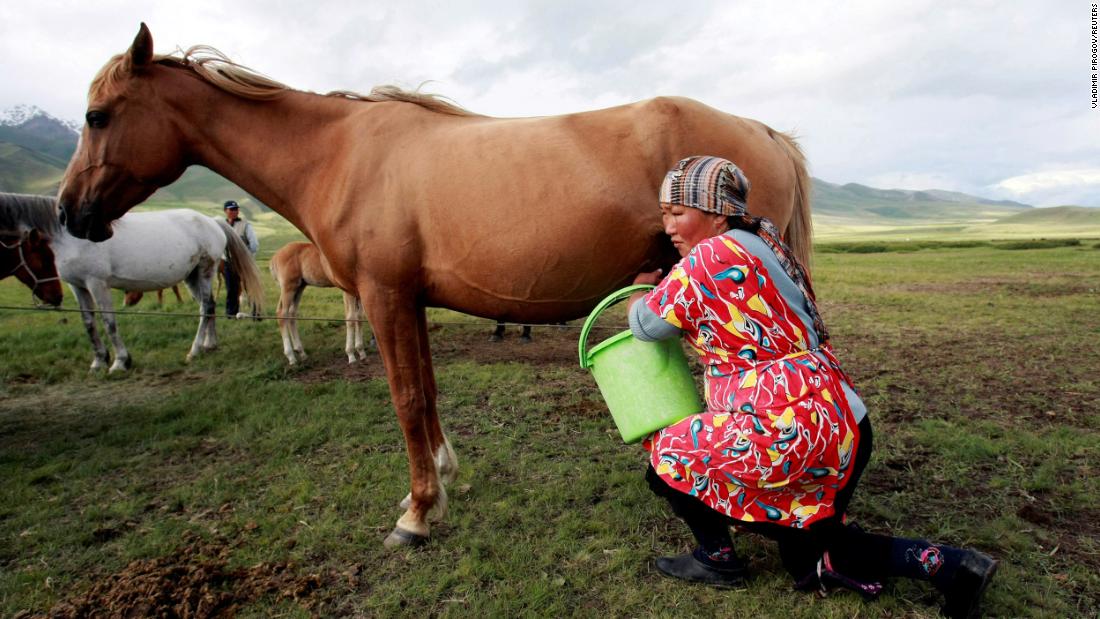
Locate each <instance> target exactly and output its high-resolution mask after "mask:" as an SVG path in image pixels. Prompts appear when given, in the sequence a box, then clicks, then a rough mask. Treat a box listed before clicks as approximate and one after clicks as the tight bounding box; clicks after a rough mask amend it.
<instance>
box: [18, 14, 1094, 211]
mask: <svg viewBox="0 0 1100 619" xmlns="http://www.w3.org/2000/svg"><path fill="white" fill-rule="evenodd" d="M141 20H145V21H146V22H147V23H148V24H149V26H150V27H151V28H152V31H153V36H154V39H155V40H156V44H157V51H159V52H169V51H171V50H172V49H173V48H174V47H175V46H176V45H179V46H183V47H186V46H189V45H193V44H197V43H206V44H211V45H214V46H215V47H218V48H219V49H221V50H222V51H223V52H226V53H227V54H229V55H230V56H231V57H232V58H234V59H235V60H238V61H240V62H243V63H244V64H246V65H249V66H251V67H253V68H254V69H257V70H259V71H262V72H264V73H265V74H267V75H270V76H271V77H273V78H275V79H278V80H280V81H283V82H285V83H287V84H289V85H291V86H294V87H297V88H302V89H307V90H315V91H320V92H325V91H329V90H336V89H349V90H358V91H366V90H369V89H370V87H371V86H373V85H377V84H387V83H396V84H399V85H401V86H405V87H416V86H418V85H419V84H421V83H422V82H425V81H430V82H431V83H429V84H428V85H426V86H425V90H428V91H430V92H437V93H440V94H444V95H448V96H450V97H452V98H454V99H455V100H457V101H458V102H459V103H460V104H462V105H464V106H466V107H468V108H470V109H471V110H473V111H476V112H481V113H487V114H493V115H504V116H531V115H542V114H556V113H566V112H572V111H579V110H586V109H595V108H600V107H607V106H610V105H616V104H621V103H628V102H631V101H634V100H638V99H643V98H648V97H651V96H655V95H659V94H668V95H685V96H691V97H694V98H697V99H699V100H701V101H703V102H705V103H707V104H709V105H712V106H714V107H717V108H719V109H723V110H726V111H729V112H731V113H734V114H737V115H740V116H746V117H750V118H756V119H758V120H761V121H763V122H765V123H767V124H769V125H771V126H773V127H775V128H777V129H782V130H790V129H794V130H796V132H797V133H798V134H800V135H801V141H802V143H803V145H804V146H805V148H806V150H807V153H808V155H809V159H810V164H811V168H812V171H813V173H814V174H816V175H818V176H820V177H822V178H824V179H826V180H831V181H834V182H841V183H844V182H852V181H854V182H861V183H865V184H871V185H891V186H897V187H914V186H915V185H917V184H924V183H926V182H927V183H931V185H927V186H923V187H920V188H925V189H927V188H941V189H953V190H959V191H968V192H971V193H981V192H986V193H989V192H994V193H996V194H997V195H998V196H1012V197H1016V198H1018V199H1024V197H1025V196H1040V197H1043V196H1047V195H1055V194H1053V193H1051V192H1054V191H1056V190H1055V189H1054V188H1052V187H1048V188H1044V189H1042V190H1035V191H1032V192H1030V193H1028V192H1024V193H1019V194H1016V193H1013V190H1011V189H1009V188H1007V187H1003V186H1001V185H1000V183H1001V182H1002V180H1003V179H1008V178H1015V177H1020V176H1024V175H1027V174H1029V173H1032V172H1034V171H1036V170H1052V169H1062V170H1066V169H1071V168H1073V167H1082V166H1077V165H1076V164H1075V162H1089V161H1100V143H1098V141H1097V140H1096V139H1095V136H1097V135H1100V110H1093V109H1091V107H1090V101H1089V99H1090V94H1091V92H1090V87H1091V82H1090V81H1089V77H1090V75H1089V73H1088V71H1087V69H1088V63H1087V58H1088V57H1087V51H1088V47H1089V46H1088V19H1087V11H1082V10H1081V9H1080V7H1077V6H1074V5H1073V3H1070V4H1053V5H1052V4H1049V3H1044V2H1039V1H1037V0H1033V1H1032V0H1002V1H999V2H993V1H991V0H981V1H976V2H967V3H943V2H934V1H933V0H911V1H907V2H902V3H881V2H876V1H872V0H853V1H850V2H845V3H822V2H811V1H808V0H806V1H794V0H792V1H790V2H784V3H781V4H775V3H763V2H737V3H726V2H719V1H700V2H694V3H691V4H690V5H689V6H686V7H685V6H683V5H675V6H674V5H672V4H669V3H638V2H627V1H626V0H614V1H606V2H590V1H577V0H559V1H551V0H536V1H533V2H523V3H516V2H505V1H503V0H499V1H492V2H463V1H455V2H444V1H442V0H411V1H410V2H404V3H393V2H388V1H387V2H382V1H381V0H363V1H356V2H352V1H350V0H319V1H318V2H315V3H312V4H310V5H309V6H308V7H305V6H303V5H301V4H300V3H293V2H288V1H282V0H280V1H267V0H241V1H240V2H235V3H224V2H218V1H215V0H195V1H193V2H189V3H187V4H185V5H181V4H179V3H175V2H173V3H166V2H149V1H148V0H146V1H144V2H138V1H137V0H102V1H100V2H97V3H93V4H88V3H77V2H64V1H61V0H38V1H36V2H34V3H19V2H7V3H0V58H4V62H3V63H2V64H0V84H3V85H4V87H3V88H0V108H7V107H10V106H12V105H15V104H17V103H30V104H36V105H38V106H40V107H42V108H44V109H46V110H48V111H50V112H51V113H53V114H55V115H57V116H61V117H65V118H79V117H80V116H82V114H83V107H84V96H85V92H86V88H87V84H88V82H89V80H90V79H91V77H92V75H93V74H94V73H95V71H96V70H97V69H98V68H99V67H100V66H101V65H102V64H103V62H105V61H106V60H107V58H108V57H110V56H111V55H112V54H114V53H118V52H121V51H123V50H124V49H125V48H126V46H127V45H128V44H129V42H130V40H131V39H132V38H133V36H134V33H135V32H136V31H137V25H138V22H139V21H141ZM1084 167H1088V166H1084ZM1059 179H1061V180H1059ZM1062 181H1064V182H1065V183H1068V184H1063V185H1062V186H1061V187H1062V190H1064V191H1063V193H1061V194H1058V195H1059V196H1066V197H1067V199H1069V198H1072V199H1071V200H1070V201H1072V202H1076V203H1085V204H1095V205H1100V199H1098V198H1097V196H1096V194H1094V193H1089V192H1091V191H1092V190H1091V189H1090V187H1092V186H1091V185H1089V184H1085V185H1081V184H1074V183H1075V182H1074V183H1070V181H1069V180H1067V179H1065V178H1064V177H1062V176H1056V177H1052V180H1051V181H1050V182H1062ZM1074 188H1077V189H1074ZM1039 191H1041V192H1046V193H1042V194H1040V193H1036V192H1039ZM1073 191H1081V192H1084V193H1077V194H1073V193H1072V192H1073ZM1065 192H1069V193H1065ZM1044 199H1045V198H1044ZM1024 201H1027V200H1026V199H1025V200H1024Z"/></svg>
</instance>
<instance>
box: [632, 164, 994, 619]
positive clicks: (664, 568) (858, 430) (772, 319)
mask: <svg viewBox="0 0 1100 619" xmlns="http://www.w3.org/2000/svg"><path fill="white" fill-rule="evenodd" d="M748 192H749V181H748V180H747V179H746V178H745V176H744V174H743V173H742V172H741V170H740V169H739V168H738V167H737V166H736V165H734V164H733V163H731V162H730V161H727V160H724V159H720V158H717V157H689V158H687V159H684V160H682V161H680V162H679V164H678V165H677V166H676V168H675V169H673V170H672V171H670V172H669V173H668V174H667V175H666V176H665V178H664V181H663V182H662V184H661V189H660V198H659V201H660V208H661V214H662V218H663V222H664V227H665V232H666V233H667V234H668V235H669V237H671V240H672V242H673V244H674V245H675V246H676V248H677V249H678V250H679V252H680V255H681V256H683V258H682V260H681V261H680V262H679V263H677V264H676V266H675V267H674V268H673V269H672V270H671V272H670V273H669V274H668V275H667V276H666V277H664V278H663V279H662V278H661V277H660V272H659V271H658V272H654V273H643V274H641V275H639V276H638V277H637V279H636V280H635V283H640V284H657V287H656V288H655V289H653V290H651V291H650V292H648V293H646V294H644V295H642V294H638V295H635V297H633V298H632V299H631V303H632V305H631V307H630V325H631V330H632V331H633V333H634V335H635V336H636V337H638V338H639V339H642V340H647V341H654V340H658V339H665V338H671V337H683V338H684V339H685V340H686V341H687V342H688V343H689V345H690V346H691V347H692V348H693V349H694V350H695V352H697V353H698V355H699V357H700V358H701V360H702V363H703V365H704V366H705V387H706V389H705V401H706V407H707V409H706V410H705V411H704V412H701V413H699V414H695V415H692V416H690V417H688V418H686V419H683V420H681V421H679V422H677V423H675V424H673V425H671V426H669V427H667V428H664V429H662V430H659V431H657V432H656V433H654V434H653V435H652V436H650V437H649V438H648V439H646V441H645V442H644V443H643V445H644V446H645V447H646V449H647V450H648V451H649V453H650V466H649V469H648V470H647V472H646V479H647V480H648V482H649V485H650V487H651V488H652V489H653V491H654V492H655V493H656V494H658V495H659V496H662V497H664V498H665V499H667V500H668V502H669V504H670V505H671V507H672V510H673V512H674V513H675V514H676V515H677V516H679V517H680V518H681V519H683V520H684V522H685V523H686V524H687V525H688V527H689V528H690V529H691V532H692V534H693V535H694V536H695V539H696V541H697V543H698V547H697V548H696V549H695V550H694V551H693V552H689V553H685V554H682V555H679V556H674V557H662V558H659V559H657V562H656V565H657V568H658V570H660V571H661V572H662V573H664V574H666V575H668V576H672V577H675V578H681V579H684V580H689V581H695V582H701V583H706V584H710V585H714V586H719V587H736V586H739V585H740V584H741V583H742V582H743V580H744V578H745V577H746V575H747V569H746V564H745V562H744V561H743V560H742V559H741V558H739V557H738V556H737V555H736V554H735V552H734V550H733V544H732V540H731V538H730V534H729V527H730V526H738V527H741V528H742V529H745V530H748V531H752V532H755V533H758V534H761V535H764V536H766V537H768V538H770V539H773V540H775V541H777V542H778V546H779V553H780V557H781V559H782V562H783V566H784V568H785V569H786V570H787V571H788V572H789V573H790V574H791V576H792V577H793V578H794V579H795V586H796V588H798V589H804V590H818V589H827V588H832V587H837V586H841V587H846V588H850V589H854V590H856V591H859V592H860V593H862V594H864V595H865V596H867V597H869V598H871V597H874V596H876V595H877V594H878V593H879V591H880V590H881V588H882V585H881V582H882V581H883V580H884V579H886V578H888V577H891V576H903V577H909V578H917V579H922V580H928V581H931V583H932V584H933V585H934V586H935V587H936V588H937V589H939V590H940V591H941V592H943V594H944V598H945V604H944V606H943V609H942V610H943V612H944V614H946V615H948V616H951V617H968V616H973V615H974V614H975V613H976V612H977V607H978V602H979V600H980V598H981V595H982V593H983V591H984V590H985V588H986V586H987V584H988V582H989V580H990V578H991V577H992V576H993V573H994V571H995V570H996V567H997V563H996V561H994V560H993V559H991V558H990V557H988V556H987V555H985V554H982V553H980V552H977V551H974V550H966V549H960V548H954V547H951V546H946V545H943V544H934V543H930V542H927V541H924V540H915V539H902V538H894V537H889V536H884V535H877V534H873V533H868V532H865V531H863V530H862V529H860V528H859V527H857V526H854V525H852V524H848V523H846V521H845V519H844V514H845V510H846V509H847V507H848V504H849V502H850V501H851V498H852V494H853V493H854V492H855V489H856V484H857V483H858V481H859V477H860V474H861V473H862V472H863V469H864V467H865V466H866V465H867V461H868V459H869V458H870V455H871V441H872V435H871V422H870V419H869V417H868V415H867V408H866V406H864V404H863V401H862V400H861V399H860V397H859V395H858V394H857V393H856V392H855V390H854V389H853V388H852V382H851V380H850V379H849V378H848V376H847V375H846V374H845V373H844V371H843V369H841V366H840V364H839V362H838V361H837V358H836V356H835V355H834V354H833V350H832V348H831V346H830V345H829V335H828V332H827V331H826V329H825V325H824V323H823V322H822V320H821V316H820V315H819V313H818V311H817V307H816V305H815V297H814V293H813V289H812V287H811V284H810V280H809V278H808V276H807V274H806V271H805V269H804V268H803V267H802V265H801V264H799V262H798V260H797V259H796V258H795V256H794V255H792V253H791V252H790V250H789V249H788V248H787V246H786V245H785V244H784V243H783V241H782V239H781V237H780V234H779V232H778V230H776V228H775V226H774V225H773V224H772V223H771V222H770V221H769V220H767V219H763V218H757V217H753V216H751V215H750V214H749V213H748V211H747V209H746V198H747V196H748Z"/></svg>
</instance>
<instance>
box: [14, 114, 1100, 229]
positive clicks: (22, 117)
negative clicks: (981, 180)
mask: <svg viewBox="0 0 1100 619" xmlns="http://www.w3.org/2000/svg"><path fill="white" fill-rule="evenodd" d="M79 128H80V125H79V124H76V123H72V122H66V121H64V120H61V119H58V118H56V117H54V116H51V115H50V114H48V113H46V112H44V111H42V110H40V109H38V108H37V107H33V106H17V107H15V108H12V109H10V110H7V111H6V112H0V191H7V192H18V193H38V194H52V193H56V191H57V184H58V182H59V181H60V179H61V176H62V174H63V172H64V170H65V166H66V165H67V162H68V160H69V157H70V156H71V155H72V153H73V152H74V151H75V150H76V144H77V140H78V138H79ZM247 195H248V194H247V193H246V192H244V191H243V190H242V189H240V188H239V187H237V186H236V185H234V184H233V183H231V182H229V181H228V180H226V179H224V178H222V177H221V176H219V175H218V174H216V173H214V172H212V171H210V170H208V169H206V168H202V167H199V166H193V167H191V168H189V169H188V170H187V172H186V173H184V175H183V176H182V177H181V178H180V179H179V180H177V181H176V182H175V183H173V184H172V185H170V186H168V187H164V188H162V189H160V190H159V191H157V193H155V194H154V195H153V196H152V197H151V198H150V199H149V201H150V202H152V203H193V204H204V205H209V204H217V203H220V202H222V201H224V200H228V199H230V198H232V199H236V200H242V198H244V197H245V196H247ZM812 199H813V209H814V219H815V222H817V223H819V224H825V225H826V226H871V227H906V226H915V225H916V226H919V225H931V224H957V223H971V224H976V223H985V222H995V221H999V220H1004V219H1005V218H1013V217H1014V216H1019V215H1022V214H1024V213H1027V212H1029V211H1032V210H1033V207H1031V206H1029V205H1027V204H1021V203H1019V202H1012V201H1007V200H989V199H986V198H981V197H978V196H972V195H968V194H964V193H958V192H952V191H943V190H936V189H933V190H926V191H913V190H903V189H877V188H874V187H868V186H866V185H860V184H857V183H848V184H844V185H838V184H834V183H830V182H828V181H824V180H821V179H817V178H815V179H813V198H812ZM249 202H251V203H252V204H254V205H256V206H258V207H259V208H260V209H263V210H266V207H264V206H263V205H262V204H260V203H259V202H258V201H256V200H254V199H252V198H246V202H245V204H246V208H247V205H248V203H249ZM1062 208H1063V210H1064V209H1066V208H1068V209H1071V211H1073V212H1074V213H1075V212H1076V210H1075V209H1080V210H1081V211H1087V213H1081V214H1078V215H1076V216H1079V217H1085V218H1087V219H1089V221H1092V220H1094V219H1096V218H1097V216H1100V209H1087V208H1082V207H1062ZM1035 210H1038V211H1048V210H1050V209H1035ZM1061 216H1062V217H1065V216H1066V214H1065V213H1064V212H1063V213H1061ZM1071 216H1073V215H1072V213H1071ZM1034 217H1035V216H1034V215H1032V216H1031V217H1030V218H1029V220H1034ZM1093 223H1095V222H1093Z"/></svg>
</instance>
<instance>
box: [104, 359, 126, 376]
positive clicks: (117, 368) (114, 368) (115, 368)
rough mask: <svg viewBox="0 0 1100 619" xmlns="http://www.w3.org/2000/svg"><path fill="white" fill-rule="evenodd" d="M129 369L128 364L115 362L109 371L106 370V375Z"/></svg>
mask: <svg viewBox="0 0 1100 619" xmlns="http://www.w3.org/2000/svg"><path fill="white" fill-rule="evenodd" d="M129 369H130V365H129V364H128V363H119V362H117V361H116V362H114V363H113V364H112V365H111V369H109V370H107V373H108V374H114V373H115V372H125V371H126V370H129Z"/></svg>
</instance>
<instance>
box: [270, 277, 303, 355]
mask: <svg viewBox="0 0 1100 619" xmlns="http://www.w3.org/2000/svg"><path fill="white" fill-rule="evenodd" d="M293 298H294V291H293V290H292V289H290V288H289V287H287V286H284V285H283V283H282V282H281V281H280V282H279V304H278V305H277V306H276V307H275V322H277V323H278V324H279V335H280V336H282V338H283V355H285V356H286V360H287V362H289V363H290V365H297V363H298V358H297V357H296V356H294V340H293V339H292V338H291V336H290V318H289V317H288V316H287V314H288V312H289V311H290V305H291V302H292V299H293Z"/></svg>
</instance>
